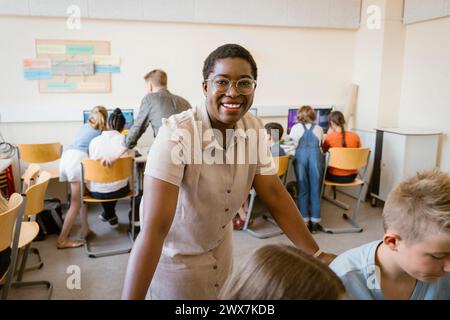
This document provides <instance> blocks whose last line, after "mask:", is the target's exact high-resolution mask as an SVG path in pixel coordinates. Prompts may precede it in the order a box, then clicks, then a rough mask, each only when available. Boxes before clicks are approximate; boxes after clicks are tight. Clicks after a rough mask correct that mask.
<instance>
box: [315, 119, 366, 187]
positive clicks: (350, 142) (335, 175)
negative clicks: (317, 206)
mask: <svg viewBox="0 0 450 320" xmlns="http://www.w3.org/2000/svg"><path fill="white" fill-rule="evenodd" d="M328 121H329V123H330V128H329V130H328V133H327V136H326V138H325V142H324V143H323V145H322V149H323V152H327V151H328V149H330V148H334V147H338V148H339V147H340V148H342V147H344V148H360V147H361V141H360V139H359V136H358V134H356V133H355V132H352V131H345V128H344V125H345V119H344V115H343V114H342V112H340V111H333V112H331V113H330V116H329V118H328ZM357 175H358V171H357V170H342V169H338V168H333V167H328V171H327V174H326V179H327V180H330V181H333V182H337V183H349V182H352V181H354V180H355V178H356V176H357Z"/></svg>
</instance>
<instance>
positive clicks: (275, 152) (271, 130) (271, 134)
mask: <svg viewBox="0 0 450 320" xmlns="http://www.w3.org/2000/svg"><path fill="white" fill-rule="evenodd" d="M264 128H265V129H266V131H267V140H268V141H269V144H270V152H271V153H272V156H274V157H282V156H285V155H286V152H284V150H283V148H281V146H280V139H281V137H282V136H283V132H284V130H283V126H282V125H281V124H279V123H276V122H269V123H266V124H265V125H264Z"/></svg>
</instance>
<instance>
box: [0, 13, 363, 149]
mask: <svg viewBox="0 0 450 320" xmlns="http://www.w3.org/2000/svg"><path fill="white" fill-rule="evenodd" d="M354 35H355V32H354V31H348V30H331V29H329V30H328V29H305V28H287V27H285V28H282V27H250V26H248V27H247V26H245V27H244V26H232V25H205V24H202V25H197V24H182V23H152V22H131V21H100V20H82V28H81V30H67V29H66V28H65V20H64V19H60V18H46V19H43V18H20V17H0V38H1V39H2V41H4V43H8V46H6V47H5V49H4V51H3V52H2V59H0V68H1V69H2V70H3V72H2V73H0V86H1V87H2V90H1V92H0V108H1V109H0V115H1V117H2V121H3V122H4V121H6V122H8V123H6V124H5V123H2V124H1V130H2V133H3V135H4V137H5V138H6V139H7V140H8V141H10V142H13V143H19V142H42V141H48V140H53V139H58V140H59V141H61V142H63V144H67V143H69V142H70V141H71V139H72V137H73V136H74V133H75V131H76V128H77V125H78V124H79V121H81V110H83V109H86V108H89V107H91V106H94V105H97V104H104V105H106V106H107V107H108V106H126V107H131V108H135V109H136V111H137V109H138V107H139V104H140V101H141V99H142V97H143V95H144V94H145V85H144V81H143V79H142V77H143V75H144V74H145V72H146V71H148V70H150V69H152V68H156V67H158V68H163V69H165V70H166V71H167V72H168V75H169V89H170V90H171V91H173V92H174V93H177V94H180V95H182V96H184V97H185V98H187V99H188V100H189V101H190V102H191V103H192V104H196V103H199V102H201V101H202V100H203V95H202V91H201V87H200V85H201V82H202V75H201V70H202V66H203V61H204V59H205V58H206V56H207V55H208V54H209V52H211V51H212V50H213V49H214V48H216V47H217V46H219V45H221V44H224V43H227V42H237V43H240V44H242V45H244V46H245V47H247V48H248V49H249V50H250V51H251V52H252V54H253V55H254V57H255V60H256V61H257V63H258V67H259V76H258V88H257V92H256V96H255V101H254V105H270V106H286V105H300V104H305V103H309V104H313V105H333V104H334V105H342V104H344V103H345V101H346V100H347V95H348V87H349V85H350V83H351V70H352V63H353V62H352V61H353V58H352V56H353V46H354ZM35 39H81V40H82V39H86V40H108V41H111V54H112V55H118V56H120V57H122V66H121V73H120V74H113V75H112V88H113V89H112V93H110V94H39V93H38V88H37V83H36V82H35V81H27V80H25V79H24V78H23V75H22V64H21V61H22V59H23V58H27V57H34V56H35V48H34V40H35ZM53 120H55V121H57V120H64V122H54V121H53ZM30 121H33V122H36V121H40V122H41V123H39V124H36V123H26V122H30ZM37 131H39V133H38V134H36V132H37ZM147 138H148V139H147V142H146V145H149V143H150V142H151V140H152V139H151V130H150V133H148V134H147Z"/></svg>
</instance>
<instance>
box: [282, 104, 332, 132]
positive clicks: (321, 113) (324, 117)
mask: <svg viewBox="0 0 450 320" xmlns="http://www.w3.org/2000/svg"><path fill="white" fill-rule="evenodd" d="M314 111H315V112H316V121H314V123H315V124H317V125H319V126H321V127H322V129H323V132H324V133H327V131H328V116H329V115H330V113H331V111H333V108H314ZM297 112H298V109H289V111H288V125H287V133H288V134H289V133H290V132H291V128H292V127H293V126H294V124H296V123H297Z"/></svg>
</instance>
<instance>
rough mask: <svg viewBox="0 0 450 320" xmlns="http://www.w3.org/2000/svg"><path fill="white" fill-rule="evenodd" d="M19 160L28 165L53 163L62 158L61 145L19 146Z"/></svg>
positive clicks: (37, 144) (56, 143)
mask: <svg viewBox="0 0 450 320" xmlns="http://www.w3.org/2000/svg"><path fill="white" fill-rule="evenodd" d="M17 147H18V148H19V158H20V160H22V161H25V162H28V163H45V162H52V161H55V160H58V159H59V158H61V154H62V147H61V143H59V142H54V143H36V144H19V145H17Z"/></svg>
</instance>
